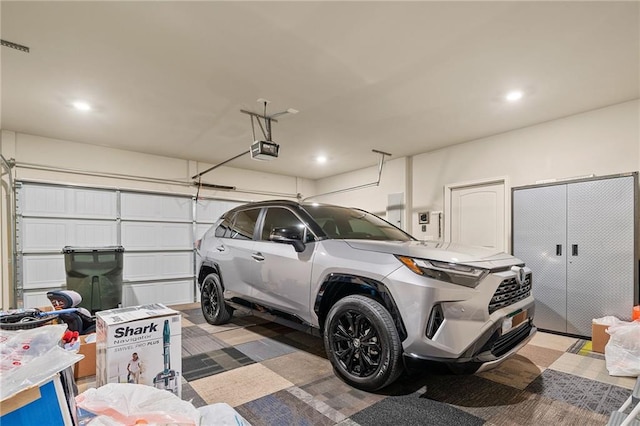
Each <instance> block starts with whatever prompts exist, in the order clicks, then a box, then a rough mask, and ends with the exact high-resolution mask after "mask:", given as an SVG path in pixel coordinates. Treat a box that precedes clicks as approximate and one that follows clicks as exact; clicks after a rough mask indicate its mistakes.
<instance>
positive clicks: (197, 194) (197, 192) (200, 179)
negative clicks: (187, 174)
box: [196, 175, 202, 201]
mask: <svg viewBox="0 0 640 426" xmlns="http://www.w3.org/2000/svg"><path fill="white" fill-rule="evenodd" d="M200 188H202V175H200V176H198V190H197V191H196V201H198V200H199V199H200V198H199V196H200Z"/></svg>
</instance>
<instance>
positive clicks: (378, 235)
mask: <svg viewBox="0 0 640 426" xmlns="http://www.w3.org/2000/svg"><path fill="white" fill-rule="evenodd" d="M305 210H306V211H307V212H308V213H309V215H310V216H311V217H312V218H313V219H314V220H315V221H316V223H317V224H318V225H319V226H320V227H321V228H322V229H323V230H324V232H325V233H326V234H327V235H328V236H329V237H330V238H337V239H358V240H380V241H411V240H413V238H412V237H411V236H410V235H409V234H407V233H405V232H404V231H402V230H400V229H398V228H396V227H395V226H393V225H391V224H390V223H388V222H385V221H384V220H382V219H380V218H379V217H377V216H375V215H372V214H371V213H367V212H365V211H363V210H356V209H350V208H346V207H336V206H320V205H319V206H305Z"/></svg>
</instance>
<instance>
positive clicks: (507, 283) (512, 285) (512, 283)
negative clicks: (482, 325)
mask: <svg viewBox="0 0 640 426" xmlns="http://www.w3.org/2000/svg"><path fill="white" fill-rule="evenodd" d="M530 295H531V274H527V276H526V279H525V280H524V282H523V283H522V285H519V284H518V283H517V282H516V279H515V277H514V278H507V279H505V280H503V281H502V282H501V283H500V285H499V286H498V289H497V290H496V292H495V293H494V294H493V297H492V298H491V301H490V302H489V314H492V313H494V312H495V311H497V310H498V309H502V308H504V307H505V306H509V305H513V304H514V303H516V302H519V301H520V300H522V299H526V298H527V297H529V296H530Z"/></svg>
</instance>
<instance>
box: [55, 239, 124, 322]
mask: <svg viewBox="0 0 640 426" xmlns="http://www.w3.org/2000/svg"><path fill="white" fill-rule="evenodd" d="M62 252H63V253H64V266H65V270H66V272H67V290H73V291H77V292H78V293H80V295H81V296H82V302H81V303H80V304H79V305H78V306H80V307H83V308H86V309H87V310H89V311H90V312H91V313H92V314H94V313H95V312H97V311H103V310H105V309H112V308H117V307H118V306H120V305H121V304H122V258H123V253H124V247H122V246H110V247H69V246H66V247H65V248H63V249H62Z"/></svg>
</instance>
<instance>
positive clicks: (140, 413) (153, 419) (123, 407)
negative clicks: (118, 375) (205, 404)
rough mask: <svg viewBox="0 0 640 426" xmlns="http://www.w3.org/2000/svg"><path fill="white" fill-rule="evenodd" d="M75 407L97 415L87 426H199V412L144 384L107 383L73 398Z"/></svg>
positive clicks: (168, 394) (174, 397)
mask: <svg viewBox="0 0 640 426" xmlns="http://www.w3.org/2000/svg"><path fill="white" fill-rule="evenodd" d="M76 404H77V405H78V407H80V408H82V409H83V410H86V411H90V412H91V413H93V414H95V415H96V416H98V417H96V418H95V419H94V420H92V421H91V422H89V423H88V424H89V425H93V424H96V425H98V424H99V425H118V426H121V425H135V424H139V423H141V422H144V423H145V424H153V425H181V426H182V425H185V426H195V425H199V424H200V413H199V412H198V410H197V409H196V407H194V406H193V404H191V403H190V402H187V401H183V400H181V399H180V398H179V397H178V396H176V395H174V394H172V393H171V392H169V391H166V390H163V389H157V388H154V387H152V386H147V385H137V384H133V383H108V384H106V385H104V386H100V387H99V388H97V389H95V388H91V389H87V390H86V391H85V392H83V393H81V394H80V395H78V396H77V397H76ZM94 422H95V423H94Z"/></svg>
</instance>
